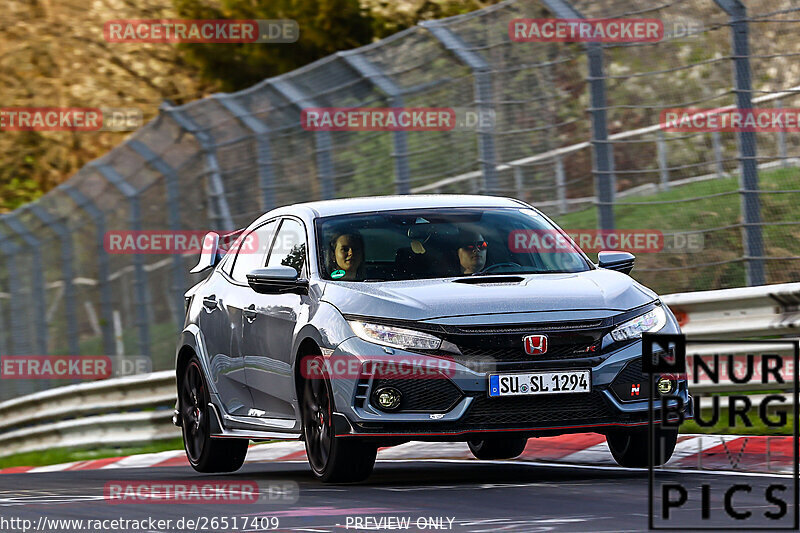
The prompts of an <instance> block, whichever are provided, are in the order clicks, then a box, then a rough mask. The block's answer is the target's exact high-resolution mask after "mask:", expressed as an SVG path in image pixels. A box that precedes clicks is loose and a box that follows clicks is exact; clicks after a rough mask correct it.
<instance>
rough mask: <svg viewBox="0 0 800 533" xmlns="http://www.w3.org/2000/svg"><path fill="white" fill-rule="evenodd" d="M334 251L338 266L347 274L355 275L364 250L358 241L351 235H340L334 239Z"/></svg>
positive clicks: (362, 258)
mask: <svg viewBox="0 0 800 533" xmlns="http://www.w3.org/2000/svg"><path fill="white" fill-rule="evenodd" d="M334 251H335V254H336V264H337V265H339V268H341V269H342V270H344V271H345V272H347V274H348V275H355V273H356V270H358V267H359V266H361V262H362V261H363V260H364V250H362V249H361V247H360V246H359V242H358V241H357V240H356V239H355V238H353V237H352V236H351V235H342V236H341V237H339V238H338V239H336V246H335V248H334Z"/></svg>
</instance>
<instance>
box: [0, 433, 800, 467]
mask: <svg viewBox="0 0 800 533" xmlns="http://www.w3.org/2000/svg"><path fill="white" fill-rule="evenodd" d="M792 443H793V438H792V437H786V436H776V437H765V436H740V435H681V436H680V437H679V439H678V444H677V446H676V447H675V453H674V454H673V456H672V459H671V460H670V461H669V463H667V467H673V468H679V469H700V470H728V471H740V472H773V473H791V472H792V471H793V467H794V462H793V461H794V450H793V448H792ZM409 459H473V456H472V454H471V453H470V451H469V448H468V447H467V444H466V443H464V442H408V443H406V444H400V445H398V446H392V447H390V448H381V449H380V450H379V451H378V460H379V461H392V460H409ZM305 460H306V454H305V448H304V445H303V443H302V442H299V441H291V442H272V443H267V444H257V445H253V446H251V447H250V449H249V451H248V453H247V460H246V462H247V463H251V464H252V463H267V462H275V461H305ZM517 461H530V462H553V463H563V464H576V465H604V466H606V465H615V464H616V463H615V462H614V459H613V458H612V457H611V452H610V451H609V449H608V445H607V444H606V440H605V437H604V436H602V435H598V434H596V433H576V434H572V435H560V436H557V437H540V438H536V439H529V440H528V445H527V447H526V448H525V451H524V452H523V453H522V455H521V456H520V457H519V458H517ZM188 465H189V463H188V462H187V460H186V455H185V453H184V451H183V450H170V451H166V452H159V453H148V454H142V455H131V456H128V457H112V458H107V459H95V460H91V461H78V462H73V463H64V464H58V465H49V466H39V467H27V466H19V467H12V468H6V469H4V470H0V474H19V473H28V474H35V473H42V472H63V471H71V470H98V469H119V468H156V467H165V466H188Z"/></svg>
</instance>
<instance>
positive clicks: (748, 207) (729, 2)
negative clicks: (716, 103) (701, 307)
mask: <svg viewBox="0 0 800 533" xmlns="http://www.w3.org/2000/svg"><path fill="white" fill-rule="evenodd" d="M714 1H715V2H716V3H717V5H718V6H719V7H721V8H722V9H723V10H724V11H725V12H726V13H727V14H728V17H729V19H730V23H731V37H732V40H733V61H734V67H735V72H734V90H735V92H736V107H737V108H738V109H740V110H742V109H744V110H750V109H752V108H753V103H752V98H751V97H752V84H751V79H750V44H749V42H748V32H749V29H748V24H747V8H745V6H744V4H742V2H741V1H740V0H714ZM737 136H738V138H739V170H740V177H739V188H740V190H741V194H742V204H741V205H742V215H743V218H744V230H743V235H742V236H743V241H744V242H743V244H744V259H745V268H746V275H747V285H748V286H753V285H763V284H764V283H766V277H765V274H764V259H763V257H764V240H763V236H762V232H761V199H760V198H759V195H758V192H759V189H758V165H757V161H756V135H755V132H752V131H740V132H739V133H738V134H737Z"/></svg>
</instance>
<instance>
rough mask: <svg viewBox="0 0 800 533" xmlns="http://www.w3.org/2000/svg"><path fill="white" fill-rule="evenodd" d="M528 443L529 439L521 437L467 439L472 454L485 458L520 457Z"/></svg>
mask: <svg viewBox="0 0 800 533" xmlns="http://www.w3.org/2000/svg"><path fill="white" fill-rule="evenodd" d="M527 443H528V439H526V438H520V437H513V438H504V439H483V440H471V441H467V444H468V445H469V449H470V451H471V452H472V455H474V456H475V458H476V459H483V460H487V459H513V458H515V457H519V455H520V454H521V453H522V451H523V450H524V449H525V445H526V444H527Z"/></svg>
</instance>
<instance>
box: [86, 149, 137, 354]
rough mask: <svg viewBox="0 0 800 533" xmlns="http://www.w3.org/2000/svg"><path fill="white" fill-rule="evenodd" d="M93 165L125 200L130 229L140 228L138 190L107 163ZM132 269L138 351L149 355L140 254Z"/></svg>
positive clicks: (97, 162)
mask: <svg viewBox="0 0 800 533" xmlns="http://www.w3.org/2000/svg"><path fill="white" fill-rule="evenodd" d="M89 165H92V166H94V167H95V168H96V169H97V170H98V171H99V172H100V175H101V176H103V177H104V178H105V179H106V180H107V181H108V182H109V183H110V184H111V185H113V186H114V187H116V189H117V190H118V191H119V192H120V194H122V195H123V196H124V197H125V198H126V199H127V200H128V204H129V209H130V228H131V230H132V231H141V230H142V216H141V208H140V206H139V191H137V190H136V189H134V188H133V186H132V185H131V184H130V183H128V182H127V181H125V178H123V177H122V175H121V174H120V173H119V172H117V171H116V169H114V168H113V167H112V166H110V165H108V164H107V163H101V162H99V161H92V162H91V163H89ZM133 270H134V276H135V282H134V291H135V292H136V322H137V326H138V328H139V353H140V354H141V355H146V356H148V357H149V356H150V323H149V322H150V316H149V315H150V313H149V310H150V297H149V291H148V290H147V273H146V272H145V270H144V258H143V257H142V254H140V253H135V254H133Z"/></svg>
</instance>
